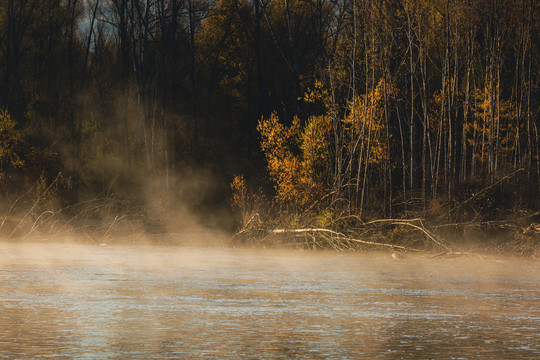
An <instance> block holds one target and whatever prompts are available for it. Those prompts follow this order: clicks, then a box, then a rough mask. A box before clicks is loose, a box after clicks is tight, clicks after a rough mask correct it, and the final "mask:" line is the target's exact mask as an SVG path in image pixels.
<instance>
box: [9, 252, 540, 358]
mask: <svg viewBox="0 0 540 360" xmlns="http://www.w3.org/2000/svg"><path fill="white" fill-rule="evenodd" d="M0 358H1V359H4V358H5V359H12V358H13V359H35V358H43V359H45V358H47V359H495V358H497V359H518V358H519V359H539V358H540V261H538V260H526V259H519V260H516V259H514V260H511V259H495V258H490V259H480V258H477V257H468V258H457V259H429V258H422V257H412V258H405V259H401V260H397V261H396V260H392V258H391V257H390V255H389V254H383V253H380V254H379V253H369V254H357V253H347V254H343V253H333V252H301V251H289V252H283V251H279V250H245V249H230V248H196V247H145V246H83V245H65V244H44V245H7V244H0Z"/></svg>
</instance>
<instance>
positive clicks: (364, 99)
mask: <svg viewBox="0 0 540 360" xmlns="http://www.w3.org/2000/svg"><path fill="white" fill-rule="evenodd" d="M385 86H386V96H387V98H389V97H391V96H393V94H395V93H396V92H397V90H396V88H394V87H393V86H391V85H390V84H388V83H386V84H385V82H384V80H382V79H381V80H380V81H379V83H378V84H377V86H376V87H375V89H373V91H371V92H368V93H367V94H362V95H358V96H356V97H355V99H354V102H351V103H350V104H349V116H348V117H347V118H346V119H345V125H346V126H348V127H349V131H352V132H353V134H356V135H355V136H353V137H352V138H353V139H355V140H353V142H356V138H357V137H358V136H359V137H360V140H361V141H362V142H364V143H365V144H367V142H369V147H370V153H369V160H368V161H369V163H370V164H381V163H383V162H384V160H385V159H386V158H387V156H388V142H387V139H386V121H385V118H384V91H385ZM349 146H354V145H353V144H350V145H349ZM366 146H367V145H366Z"/></svg>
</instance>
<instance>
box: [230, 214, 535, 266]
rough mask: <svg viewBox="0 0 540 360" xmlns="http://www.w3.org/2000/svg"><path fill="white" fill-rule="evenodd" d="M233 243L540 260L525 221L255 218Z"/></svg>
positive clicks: (530, 225) (531, 230)
mask: <svg viewBox="0 0 540 360" xmlns="http://www.w3.org/2000/svg"><path fill="white" fill-rule="evenodd" d="M535 215H537V214H535ZM530 217H531V219H533V218H534V216H530ZM524 225H525V226H524ZM231 241H232V243H233V245H235V246H247V247H289V248H297V249H309V250H321V249H324V250H336V251H371V250H386V251H389V252H393V253H396V254H403V253H432V254H440V255H459V254H498V255H516V256H524V257H533V258H537V257H540V223H536V222H532V221H530V222H528V223H527V224H524V223H523V219H522V220H521V221H520V222H517V221H508V220H506V221H489V222H482V223H471V222H469V223H454V224H443V223H438V224H435V223H432V222H429V221H426V220H425V219H385V220H373V221H370V222H365V223H363V222H359V221H357V222H356V224H355V225H354V226H349V227H348V228H323V227H288V228H276V227H269V226H265V224H263V223H262V222H261V221H260V219H258V217H254V218H253V219H252V220H251V221H250V222H249V223H248V224H247V225H246V226H245V227H244V228H243V229H242V230H241V231H239V232H238V233H236V234H235V235H234V236H233V237H232V240H231Z"/></svg>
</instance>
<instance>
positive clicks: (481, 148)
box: [466, 85, 518, 160]
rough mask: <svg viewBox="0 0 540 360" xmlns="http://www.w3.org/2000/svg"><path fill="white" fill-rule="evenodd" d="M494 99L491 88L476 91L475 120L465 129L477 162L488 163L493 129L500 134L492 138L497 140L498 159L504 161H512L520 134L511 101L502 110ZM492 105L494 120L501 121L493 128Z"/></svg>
mask: <svg viewBox="0 0 540 360" xmlns="http://www.w3.org/2000/svg"><path fill="white" fill-rule="evenodd" d="M491 96H492V95H491V93H490V87H489V86H487V85H486V86H485V87H484V88H483V89H476V90H474V92H473V98H474V99H475V101H474V103H473V104H472V116H473V120H472V121H471V122H468V123H467V125H466V130H467V142H468V143H469V145H471V146H472V147H473V149H474V153H473V156H474V157H475V158H476V159H478V160H486V159H487V157H488V151H489V139H490V133H491V130H492V129H491V128H492V127H493V131H495V132H497V131H498V133H495V134H493V135H494V136H496V137H497V138H498V140H497V141H498V144H499V153H498V155H499V156H500V157H501V159H502V160H510V157H511V154H512V152H513V151H514V144H515V139H516V136H517V130H518V126H517V118H518V116H517V110H516V106H515V104H513V103H512V102H511V101H509V100H506V101H500V102H499V106H497V103H496V99H495V98H494V99H491ZM490 102H492V104H491V106H492V107H493V117H494V119H493V120H494V121H497V118H498V119H499V123H498V124H497V123H495V124H493V126H492V124H491V121H492V116H491V110H490ZM499 108H500V112H499ZM497 125H498V126H497ZM497 128H498V130H497ZM497 135H498V136H497Z"/></svg>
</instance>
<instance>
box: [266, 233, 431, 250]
mask: <svg viewBox="0 0 540 360" xmlns="http://www.w3.org/2000/svg"><path fill="white" fill-rule="evenodd" d="M270 233H271V234H294V235H298V234H307V235H311V236H313V235H314V234H317V233H319V234H325V235H330V239H331V240H332V241H333V242H335V243H337V244H339V243H341V244H342V246H343V244H347V243H350V242H352V243H358V244H364V245H370V246H378V247H387V248H391V249H399V250H403V251H421V250H419V249H415V248H411V247H406V246H401V245H395V244H388V243H382V242H376V241H368V240H362V239H355V238H351V237H348V236H346V235H345V234H343V233H340V232H337V231H333V230H329V229H324V228H302V229H274V230H271V231H270ZM327 240H328V239H327ZM314 241H316V239H314ZM334 247H338V246H337V245H336V246H334Z"/></svg>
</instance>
